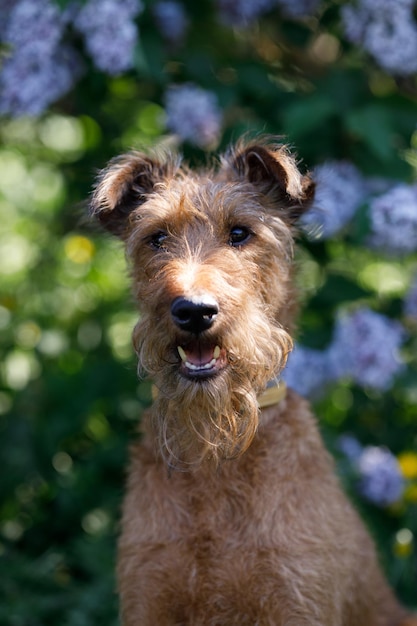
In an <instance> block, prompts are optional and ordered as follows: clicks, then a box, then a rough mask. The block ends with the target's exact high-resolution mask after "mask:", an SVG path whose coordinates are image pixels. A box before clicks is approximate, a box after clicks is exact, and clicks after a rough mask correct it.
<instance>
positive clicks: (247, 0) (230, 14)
mask: <svg viewBox="0 0 417 626" xmlns="http://www.w3.org/2000/svg"><path fill="white" fill-rule="evenodd" d="M275 4H276V0H217V6H218V8H219V14H220V18H221V20H222V21H223V22H224V23H225V24H228V25H230V26H245V25H247V24H249V23H250V22H253V21H254V20H256V19H257V18H258V17H259V16H260V15H262V14H263V13H266V12H267V11H269V10H270V9H271V8H272V7H273V6H274V5H275Z"/></svg>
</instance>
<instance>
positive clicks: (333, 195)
mask: <svg viewBox="0 0 417 626" xmlns="http://www.w3.org/2000/svg"><path fill="white" fill-rule="evenodd" d="M314 178H315V181H316V196H315V200H314V205H313V206H312V208H311V209H310V210H309V211H308V212H307V213H306V214H305V215H304V217H303V218H302V221H301V224H302V226H303V227H304V228H305V230H307V232H309V233H310V234H311V236H313V237H317V238H318V237H322V238H328V237H331V236H332V235H334V234H336V233H337V232H338V231H340V230H341V229H342V228H343V227H344V226H345V225H346V224H347V223H348V222H349V220H351V219H352V217H353V215H354V214H355V212H356V210H357V209H358V207H359V205H360V204H361V203H362V202H364V199H365V195H366V185H365V181H364V179H363V177H362V175H361V174H360V172H359V170H358V169H357V168H356V167H355V166H354V165H353V164H352V163H347V162H345V161H339V162H332V161H330V162H328V163H324V164H323V165H319V166H318V167H317V168H316V169H315V172H314Z"/></svg>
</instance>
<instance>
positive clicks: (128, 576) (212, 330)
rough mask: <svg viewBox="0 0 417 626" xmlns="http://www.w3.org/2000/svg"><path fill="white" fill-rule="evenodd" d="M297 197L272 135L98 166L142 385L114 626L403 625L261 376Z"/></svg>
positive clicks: (311, 446) (292, 414)
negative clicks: (197, 155)
mask: <svg viewBox="0 0 417 626" xmlns="http://www.w3.org/2000/svg"><path fill="white" fill-rule="evenodd" d="M313 195H314V183H313V181H312V179H311V177H310V176H309V175H308V174H306V175H302V174H301V173H300V172H299V170H298V167H297V165H296V161H295V159H294V157H293V156H291V154H290V153H289V151H288V150H287V149H286V147H284V146H282V145H277V144H274V140H273V139H270V140H262V141H256V142H246V143H245V142H241V143H240V144H239V145H237V146H236V147H235V148H234V149H231V150H230V151H229V152H228V153H227V154H226V155H225V156H224V157H222V158H221V159H220V161H219V164H218V165H217V166H215V167H213V168H212V169H209V170H203V171H200V172H193V171H191V170H190V169H188V168H187V167H183V166H181V163H180V159H179V158H178V157H176V156H173V155H164V156H158V155H156V154H154V155H146V154H142V153H138V152H133V153H130V154H127V155H123V156H121V157H118V158H116V159H114V160H113V161H111V162H110V164H109V165H108V167H107V168H106V169H105V170H104V171H103V172H102V173H101V174H100V176H99V178H98V181H97V184H96V187H95V191H94V193H93V195H92V200H91V212H92V214H93V215H95V216H96V217H97V218H98V219H99V221H100V222H101V223H102V224H103V225H104V227H105V228H107V229H108V230H109V231H111V232H113V233H115V234H116V235H118V236H119V237H121V238H122V239H123V240H124V242H125V244H126V251H127V257H128V259H129V260H130V265H131V273H132V277H133V290H134V295H135V296H136V299H137V301H138V303H139V305H140V311H141V316H140V320H139V322H138V324H137V325H136V328H135V330H134V335H133V337H134V346H135V349H136V352H137V354H138V359H139V367H140V369H141V370H145V371H146V372H148V373H149V374H150V375H151V376H152V377H153V380H154V383H155V400H154V403H153V406H152V407H151V408H150V410H149V411H148V412H147V414H146V415H145V416H144V418H143V437H142V440H141V442H140V443H137V444H135V445H134V447H133V449H132V453H131V465H130V472H129V478H128V487H127V495H126V498H125V502H124V508H123V518H122V533H121V538H120V543H119V559H118V583H119V591H120V597H121V616H122V623H123V624H124V626H174V625H176V626H221V625H227V626H232V625H236V626H255V625H257V626H400V625H401V626H413V625H414V626H417V619H416V618H413V617H411V616H410V615H409V614H408V613H407V612H406V610H404V609H403V608H402V607H401V606H400V605H399V603H398V602H397V600H396V599H395V598H394V595H393V593H392V592H391V590H390V589H389V587H388V584H387V583H386V581H385V579H384V577H383V574H382V573H381V571H380V569H379V566H378V564H377V557H376V553H375V548H374V545H373V543H372V540H371V539H370V537H369V535H368V533H367V532H366V530H365V528H364V526H363V525H362V523H361V521H360V520H359V518H358V516H357V514H356V513H355V511H354V510H353V508H352V507H351V505H350V504H349V502H348V501H347V499H346V498H345V496H344V495H343V493H342V491H341V488H340V486H339V483H338V480H337V478H336V476H335V473H334V468H333V462H332V460H331V459H330V457H329V454H328V453H327V451H326V450H325V448H324V446H323V443H322V441H321V438H320V435H319V432H318V429H317V426H316V422H315V420H314V418H313V417H312V415H311V413H310V410H309V407H308V404H307V403H306V402H305V401H304V400H303V399H301V398H300V397H298V396H297V395H296V394H295V393H294V392H292V391H291V390H286V389H285V386H284V385H283V383H282V382H281V383H280V382H279V381H278V376H279V373H280V371H281V370H282V368H283V367H284V365H285V362H286V358H287V355H288V353H289V351H290V350H291V347H292V340H291V332H292V329H293V322H294V317H295V313H296V293H295V288H294V281H293V279H292V251H293V244H294V235H295V224H296V221H297V219H298V218H299V217H300V215H301V214H302V213H303V212H304V211H305V210H306V209H307V208H308V207H309V206H310V204H311V201H312V199H313ZM271 381H272V383H271ZM277 381H278V382H277Z"/></svg>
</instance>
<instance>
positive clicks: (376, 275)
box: [0, 0, 417, 626]
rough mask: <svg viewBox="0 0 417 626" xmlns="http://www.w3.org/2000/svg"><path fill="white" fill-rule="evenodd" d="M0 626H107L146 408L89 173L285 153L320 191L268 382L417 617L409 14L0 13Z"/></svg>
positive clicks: (403, 6)
mask: <svg viewBox="0 0 417 626" xmlns="http://www.w3.org/2000/svg"><path fill="white" fill-rule="evenodd" d="M0 36H1V48H0V49H1V65H0V113H1V129H0V351H1V362H0V463H1V472H0V571H1V572H2V574H1V576H0V622H1V623H2V624H5V625H7V626H49V625H51V626H57V625H59V626H84V625H85V626H90V625H91V624H98V623H100V624H102V625H103V626H116V624H118V618H117V596H116V592H115V581H114V563H115V546H116V537H117V532H118V520H119V509H120V502H121V497H122V493H123V485H124V477H125V469H124V468H125V466H126V460H127V446H128V442H129V441H131V440H132V438H134V437H135V436H136V431H137V424H138V421H139V420H140V416H141V413H142V411H143V409H144V408H145V407H146V406H147V405H148V404H149V402H150V383H149V381H146V380H145V381H138V379H137V375H136V358H135V355H134V353H133V350H132V347H131V339H130V337H131V331H132V328H133V325H134V324H135V321H136V319H137V316H138V313H137V311H136V309H135V305H134V303H133V301H132V298H131V295H130V291H129V280H128V275H127V271H126V267H125V259H124V253H123V250H122V247H121V244H120V243H119V242H118V241H116V240H112V239H111V238H109V237H107V236H105V235H104V234H102V233H100V232H99V231H98V230H97V229H95V228H94V227H93V226H92V225H91V224H89V221H88V219H86V217H85V216H86V209H85V200H86V198H88V195H89V193H90V190H91V187H92V184H93V181H94V177H95V175H96V172H97V170H98V169H100V168H101V167H103V166H104V165H105V164H106V162H107V161H108V160H109V159H110V158H111V157H112V156H114V155H116V154H118V153H120V152H122V151H126V150H128V149H130V148H132V147H133V148H141V147H145V148H146V147H147V146H153V145H157V144H159V143H165V144H167V143H168V144H170V145H172V146H174V147H176V148H177V149H179V150H180V151H181V152H183V153H184V155H185V157H186V158H187V159H189V160H190V161H191V162H192V163H193V164H194V165H198V164H200V163H204V162H206V161H207V159H209V158H210V155H211V153H212V152H214V151H218V150H222V149H224V148H225V147H226V146H227V145H228V144H229V143H230V142H231V141H233V140H235V139H237V138H238V137H240V136H241V135H242V133H245V132H250V133H251V134H253V133H272V134H274V135H282V136H283V137H285V141H287V142H288V143H290V145H292V146H293V147H295V149H296V151H297V153H298V155H299V157H300V161H301V167H302V168H304V169H311V170H313V172H314V175H315V178H316V180H317V183H318V193H317V200H316V204H315V206H314V207H313V209H312V210H311V211H310V213H309V214H308V215H307V216H306V217H305V219H304V220H303V222H302V223H301V224H300V246H299V249H298V251H297V255H296V261H297V263H298V264H299V273H298V278H297V280H298V281H299V285H300V293H301V295H300V299H301V303H302V314H301V316H300V322H299V330H298V335H297V338H296V340H297V346H296V348H295V351H294V353H293V355H292V356H291V359H290V362H289V365H288V367H287V370H286V372H285V374H284V376H285V378H286V380H287V383H288V384H289V385H291V386H293V387H295V388H296V389H297V390H298V391H299V392H300V393H301V394H302V395H304V396H306V397H309V398H310V399H311V400H312V401H313V403H314V405H315V410H316V412H317V414H318V415H319V417H320V426H321V429H322V432H323V436H324V438H325V441H326V443H327V445H328V447H329V449H330V450H331V451H332V452H333V453H334V455H335V457H336V461H337V468H338V471H339V473H340V476H341V479H342V481H343V483H344V484H345V487H346V489H347V491H348V492H349V494H350V496H351V497H352V498H353V500H354V501H355V504H356V506H357V507H358V508H359V509H360V511H361V514H362V515H363V516H364V518H365V520H366V522H367V524H368V525H369V527H370V529H371V532H372V533H373V535H374V537H375V539H376V541H377V544H378V547H379V551H380V553H381V559H382V562H383V564H384V567H385V570H386V572H387V575H388V577H389V579H390V581H391V583H392V585H393V586H394V587H395V588H396V591H397V593H398V595H399V596H400V597H401V599H402V600H403V602H405V603H406V604H408V605H409V606H414V607H416V606H417V554H416V545H415V542H416V533H417V435H416V428H417V186H416V183H415V179H416V167H417V151H416V149H417V130H416V122H417V82H416V75H417V21H416V6H415V3H414V1H413V0H357V1H355V0H352V1H346V2H344V1H342V0H340V1H332V0H200V1H199V2H193V0H182V1H180V0H178V1H168V0H166V1H160V2H155V1H152V0H146V1H145V0H144V1H141V0H88V1H84V0H81V1H79V2H73V1H69V0H2V1H1V2H0Z"/></svg>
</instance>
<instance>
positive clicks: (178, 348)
mask: <svg viewBox="0 0 417 626" xmlns="http://www.w3.org/2000/svg"><path fill="white" fill-rule="evenodd" d="M177 350H178V354H179V355H180V357H181V361H184V363H186V362H187V355H186V354H185V351H184V349H183V348H181V346H177Z"/></svg>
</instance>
